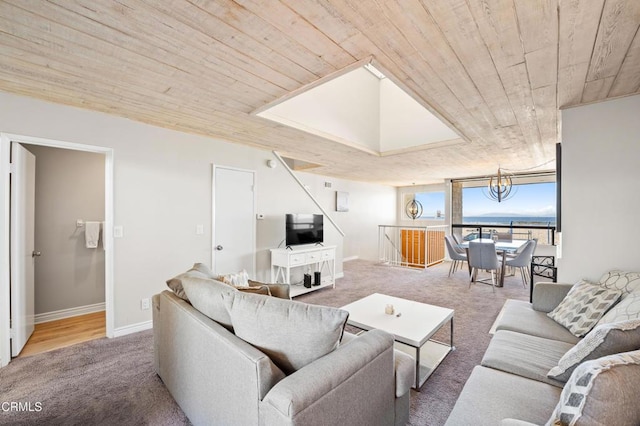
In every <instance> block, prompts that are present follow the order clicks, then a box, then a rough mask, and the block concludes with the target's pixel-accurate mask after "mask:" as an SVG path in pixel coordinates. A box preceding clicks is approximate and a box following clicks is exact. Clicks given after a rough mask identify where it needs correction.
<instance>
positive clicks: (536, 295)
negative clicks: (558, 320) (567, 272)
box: [532, 282, 573, 312]
mask: <svg viewBox="0 0 640 426" xmlns="http://www.w3.org/2000/svg"><path fill="white" fill-rule="evenodd" d="M571 287H573V284H559V283H548V282H540V283H535V284H534V287H533V299H532V301H533V310H535V311H540V312H551V311H553V310H554V309H555V308H556V306H558V305H559V304H560V302H562V299H564V298H565V296H566V295H567V293H569V290H571Z"/></svg>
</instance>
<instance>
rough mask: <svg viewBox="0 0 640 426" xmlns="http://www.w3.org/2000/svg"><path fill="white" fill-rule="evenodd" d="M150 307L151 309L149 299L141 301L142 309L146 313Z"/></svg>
mask: <svg viewBox="0 0 640 426" xmlns="http://www.w3.org/2000/svg"><path fill="white" fill-rule="evenodd" d="M150 307H151V301H150V300H149V298H144V299H142V300H140V309H142V310H143V311H146V310H148V309H149V308H150Z"/></svg>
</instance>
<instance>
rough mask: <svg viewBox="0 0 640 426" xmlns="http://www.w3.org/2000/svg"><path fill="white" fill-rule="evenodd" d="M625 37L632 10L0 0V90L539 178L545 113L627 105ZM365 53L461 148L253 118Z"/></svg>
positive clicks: (633, 47)
mask: <svg viewBox="0 0 640 426" xmlns="http://www.w3.org/2000/svg"><path fill="white" fill-rule="evenodd" d="M639 25H640V2H639V1H637V0H589V1H569V0H440V1H434V0H422V1H421V0H403V1H401V2H399V1H396V0H375V1H374V0H368V1H360V0H340V1H338V0H328V1H327V0H325V1H311V0H282V1H275V0H272V1H262V0H236V1H230V0H229V1H224V0H211V1H207V0H191V1H185V0H175V1H171V2H158V1H155V0H119V1H94V0H51V1H41V0H13V1H0V32H1V33H2V34H1V36H0V90H2V91H6V92H11V93H17V94H21V95H26V96H32V97H37V98H40V99H44V100H48V101H52V102H57V103H62V104H67V105H74V106H78V107H82V108H88V109H93V110H97V111H103V112H106V113H109V114H115V115H119V116H123V117H127V118H131V119H134V120H138V121H141V122H146V123H150V124H154V125H158V126H163V127H168V128H173V129H177V130H181V131H186V132H191V133H197V134H202V135H208V136H212V137H216V138H220V139H224V140H228V141H231V142H236V143H242V144H248V145H252V146H257V147H261V148H265V149H270V150H271V149H273V150H277V151H278V152H279V153H281V154H282V155H286V156H287V157H290V158H294V159H299V160H302V161H305V162H310V163H315V164H319V165H320V166H319V167H316V168H314V169H312V170H313V172H315V173H320V174H323V175H328V176H335V177H341V178H346V179H355V180H362V181H369V182H376V183H384V184H390V185H407V184H411V183H413V182H415V183H429V182H440V181H442V179H447V178H460V177H466V176H477V175H484V174H491V173H494V172H495V170H496V168H497V165H498V164H499V165H501V166H502V167H504V168H508V169H511V170H524V169H529V168H532V167H535V166H538V165H540V164H545V163H546V165H545V166H542V167H541V169H549V168H552V166H553V163H549V161H550V160H553V158H554V153H555V147H554V145H555V143H556V142H557V141H558V140H559V128H560V123H559V117H560V115H559V110H560V108H564V107H569V106H575V105H581V104H586V103H591V102H598V101H603V100H606V99H611V98H615V97H619V96H626V95H631V94H636V93H640V92H639V91H640V35H639V32H638V28H639ZM370 57H373V58H375V61H376V62H377V63H378V64H380V65H381V67H383V68H384V69H385V70H388V71H389V72H390V73H391V74H393V76H395V78H396V79H397V80H398V82H399V83H400V84H401V85H403V86H404V87H406V89H407V90H408V91H409V92H410V93H412V94H413V95H414V96H415V97H416V99H418V100H419V102H421V103H423V104H425V105H428V106H429V107H430V108H431V110H432V111H433V112H434V113H435V114H436V115H437V116H439V118H441V119H442V120H443V121H445V122H448V123H450V124H451V125H452V127H453V128H455V129H456V130H458V132H459V133H460V134H462V135H463V136H464V138H465V139H467V141H465V142H464V143H462V144H454V145H450V144H445V145H443V146H436V147H433V146H432V147H429V149H420V147H418V148H416V149H409V150H405V151H402V152H397V153H394V155H385V156H380V155H374V154H372V153H367V152H364V151H362V150H361V149H357V148H354V147H350V146H347V145H344V144H340V143H337V142H335V141H333V140H330V139H327V138H323V137H320V136H317V135H312V134H309V133H308V132H303V131H301V130H296V129H292V128H289V127H286V126H283V125H280V124H277V123H273V122H270V121H268V120H265V119H263V118H260V117H257V116H255V115H253V114H252V112H253V111H256V110H258V109H259V108H262V107H264V106H265V105H268V104H270V103H272V102H274V101H276V100H277V99H281V98H283V97H286V96H287V95H289V94H291V93H293V92H296V91H297V90H300V89H301V88H303V87H305V86H307V85H309V84H312V83H314V82H316V81H319V80H321V79H323V78H326V77H327V76H329V75H331V74H333V73H336V72H338V71H339V70H342V69H344V68H346V67H349V66H353V65H354V64H356V63H358V62H360V61H363V60H366V58H370ZM461 142H462V141H461Z"/></svg>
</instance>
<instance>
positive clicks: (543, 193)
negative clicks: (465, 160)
mask: <svg viewBox="0 0 640 426" xmlns="http://www.w3.org/2000/svg"><path fill="white" fill-rule="evenodd" d="M514 186H516V190H517V193H516V195H515V196H514V197H513V198H511V199H509V200H507V201H504V202H502V203H496V202H495V201H493V200H490V199H488V198H487V197H486V196H485V194H484V193H483V189H484V188H480V187H476V188H463V190H462V220H463V223H469V224H471V223H473V224H478V223H479V224H488V225H509V224H510V223H512V222H514V223H515V222H518V223H527V224H534V223H535V224H541V225H546V224H550V225H555V223H556V207H555V205H556V184H555V182H545V183H531V184H520V185H514Z"/></svg>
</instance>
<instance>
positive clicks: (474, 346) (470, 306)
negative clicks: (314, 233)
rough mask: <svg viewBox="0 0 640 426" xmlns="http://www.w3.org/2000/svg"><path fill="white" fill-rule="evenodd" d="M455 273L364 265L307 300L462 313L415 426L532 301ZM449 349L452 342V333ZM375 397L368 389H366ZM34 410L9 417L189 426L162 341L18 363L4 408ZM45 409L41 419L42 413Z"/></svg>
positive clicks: (2, 396) (8, 376)
mask: <svg viewBox="0 0 640 426" xmlns="http://www.w3.org/2000/svg"><path fill="white" fill-rule="evenodd" d="M448 268H449V264H446V263H445V264H443V265H439V266H436V267H433V268H429V269H427V270H408V269H403V268H392V267H386V266H381V265H377V264H375V263H373V262H367V261H361V260H355V261H351V262H347V263H345V265H344V278H342V279H340V280H338V282H337V285H336V289H335V290H332V289H323V290H319V291H317V292H314V293H310V294H308V295H304V296H301V297H299V298H297V299H298V300H301V301H306V302H309V303H314V304H323V305H328V306H342V305H345V304H347V303H350V302H352V301H354V300H357V299H359V298H361V297H364V296H366V295H368V294H371V293H374V292H378V293H385V294H389V295H392V296H398V297H404V298H407V299H412V300H416V301H419V302H424V303H430V304H433V305H438V306H445V307H448V308H451V309H454V310H455V316H454V327H455V328H454V343H455V346H456V351H454V352H452V353H451V354H450V355H449V356H448V357H447V358H446V359H445V360H444V362H443V363H442V365H441V366H440V367H439V368H438V369H437V370H436V371H435V373H434V374H433V375H432V376H431V377H430V378H429V380H427V382H426V383H425V384H424V385H423V386H422V389H421V391H420V392H416V391H413V390H412V391H411V417H410V424H411V425H416V426H417V425H421V426H422V425H442V424H443V423H444V422H445V421H446V419H447V417H448V415H449V412H450V411H451V409H452V408H453V405H454V404H455V400H456V399H457V397H458V394H459V393H460V390H461V389H462V387H463V385H464V382H465V381H466V379H467V377H468V376H469V374H470V372H471V370H472V369H473V367H474V366H475V365H477V364H478V363H479V362H480V360H481V359H482V355H483V353H484V351H485V349H486V347H487V345H488V343H489V340H490V335H489V334H488V333H489V329H490V328H491V325H492V324H493V322H494V320H495V318H496V317H497V315H498V313H499V312H500V309H501V308H502V305H503V303H504V301H505V300H506V299H508V298H514V299H522V300H526V299H528V289H524V288H523V287H522V283H521V282H520V280H519V278H516V277H508V278H507V279H506V283H505V287H504V288H497V289H496V291H495V294H493V293H492V291H491V287H489V286H487V285H483V284H477V285H474V286H472V287H471V288H468V286H467V273H466V271H464V270H462V271H458V272H457V273H456V274H455V275H454V276H453V277H451V278H447V272H448ZM436 337H438V338H440V339H443V340H446V339H448V327H447V328H446V332H443V333H442V335H441V336H436ZM363 392H366V389H363ZM5 401H9V402H12V401H13V402H21V403H23V404H24V403H31V406H30V407H31V408H32V409H33V411H27V412H24V411H22V412H16V411H2V410H0V424H2V425H5V424H11V425H33V424H46V425H88V424H91V425H113V424H119V425H146V424H149V425H150V424H153V425H183V424H189V421H188V419H187V418H186V417H185V416H184V414H183V413H182V411H181V410H180V408H179V407H178V406H177V405H176V403H175V402H174V401H173V399H172V398H171V396H170V395H169V393H168V391H167V390H166V388H165V387H164V385H163V384H162V381H161V380H160V379H159V378H158V377H157V376H156V374H155V373H154V372H153V353H152V332H151V331H150V330H149V331H144V332H141V333H136V334H133V335H129V336H124V337H120V338H116V339H106V338H104V339H98V340H95V341H92V342H87V343H81V344H78V345H75V346H71V347H68V348H63V349H59V350H55V351H51V352H47V353H44V354H39V355H33V356H28V357H24V358H18V359H15V360H14V361H13V362H11V364H10V365H9V366H7V367H5V368H3V369H0V402H5ZM36 403H40V406H41V407H42V408H41V410H39V411H38V410H37V406H36V405H35V404H36Z"/></svg>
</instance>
